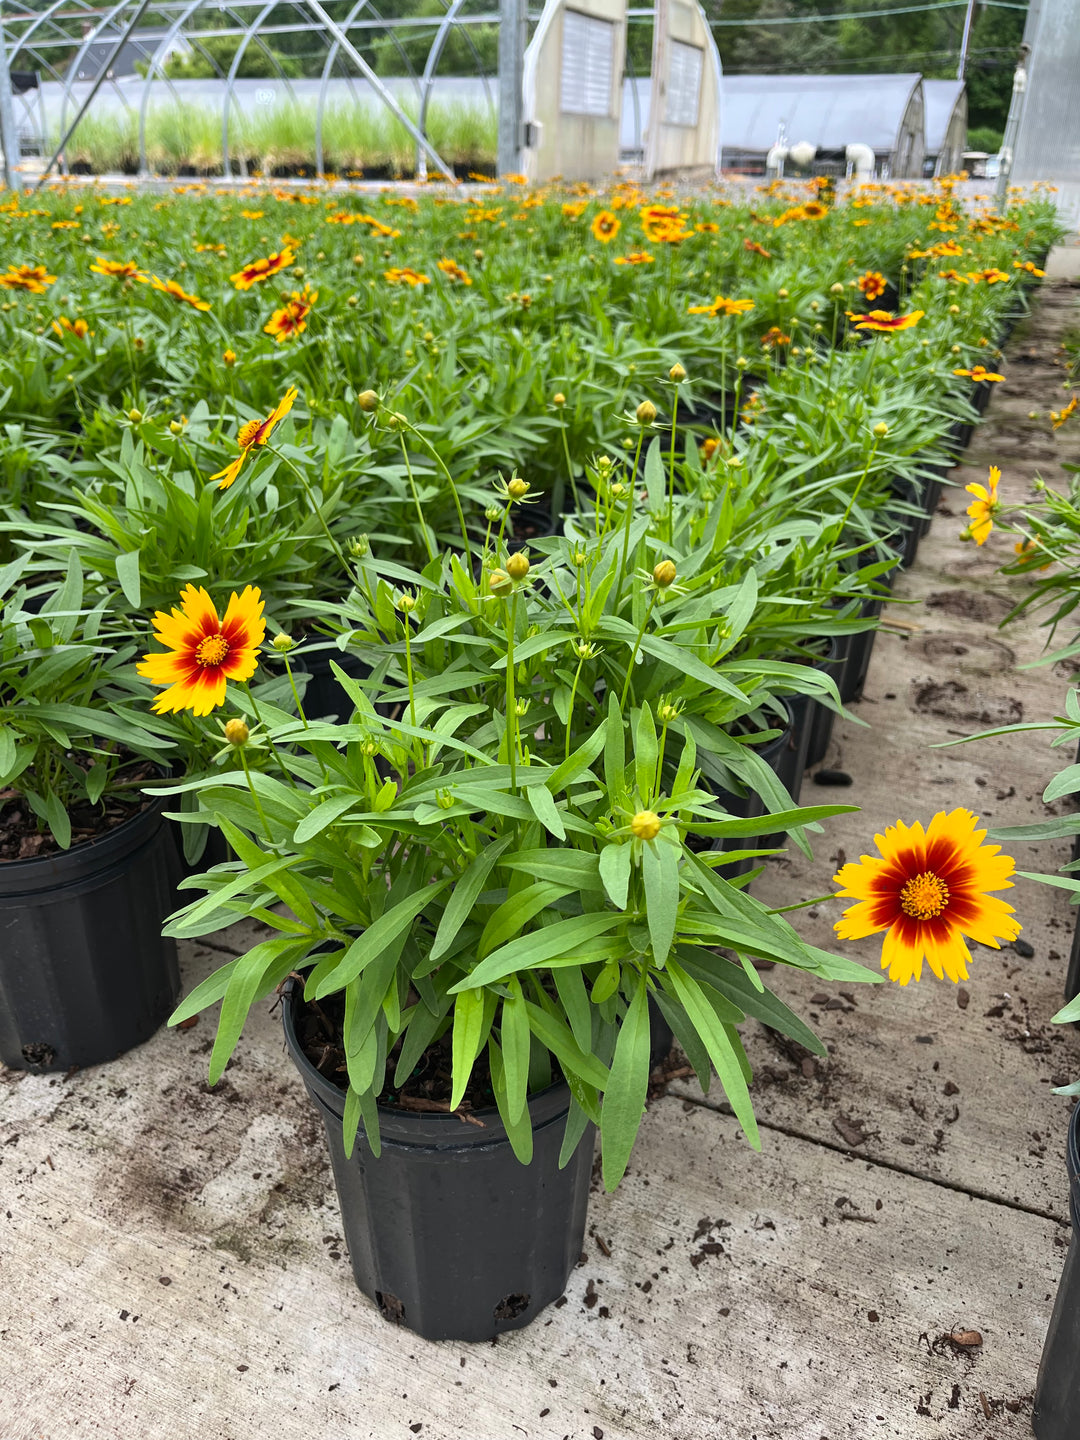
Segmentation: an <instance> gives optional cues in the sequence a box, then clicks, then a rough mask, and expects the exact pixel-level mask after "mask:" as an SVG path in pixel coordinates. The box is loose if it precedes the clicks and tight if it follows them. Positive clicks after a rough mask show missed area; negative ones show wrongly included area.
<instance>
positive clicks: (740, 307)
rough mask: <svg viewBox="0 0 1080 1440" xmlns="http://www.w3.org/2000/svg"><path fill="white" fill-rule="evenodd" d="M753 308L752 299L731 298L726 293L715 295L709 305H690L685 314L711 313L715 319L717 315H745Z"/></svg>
mask: <svg viewBox="0 0 1080 1440" xmlns="http://www.w3.org/2000/svg"><path fill="white" fill-rule="evenodd" d="M753 308H754V302H753V300H731V299H729V298H728V297H727V296H726V295H717V297H716V299H715V300H714V301H713V302H712V304H711V305H691V306H690V307H689V309H688V311H687V314H689V315H711V316H712V317H713V318H714V319H715V318H716V317H717V316H718V315H745V314H746V312H747V311H748V310H753Z"/></svg>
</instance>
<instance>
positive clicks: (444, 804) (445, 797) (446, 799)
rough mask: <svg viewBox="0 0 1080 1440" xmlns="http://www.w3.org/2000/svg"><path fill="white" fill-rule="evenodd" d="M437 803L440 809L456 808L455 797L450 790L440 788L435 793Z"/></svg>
mask: <svg viewBox="0 0 1080 1440" xmlns="http://www.w3.org/2000/svg"><path fill="white" fill-rule="evenodd" d="M435 804H436V805H437V806H438V807H439V809H440V810H452V809H453V808H454V797H453V795H451V793H450V791H449V790H439V791H438V792H437V793H436V795H435Z"/></svg>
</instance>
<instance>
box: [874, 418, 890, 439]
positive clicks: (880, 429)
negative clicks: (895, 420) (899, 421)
mask: <svg viewBox="0 0 1080 1440" xmlns="http://www.w3.org/2000/svg"><path fill="white" fill-rule="evenodd" d="M888 433H889V427H888V425H886V424H885V421H884V420H879V421H878V423H877V424H876V425H875V426H874V434H875V435H876V436H877V438H878V439H879V440H884V439H885V436H886V435H887V434H888Z"/></svg>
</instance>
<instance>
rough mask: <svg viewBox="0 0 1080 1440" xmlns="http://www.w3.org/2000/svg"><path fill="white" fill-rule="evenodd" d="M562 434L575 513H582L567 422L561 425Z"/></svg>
mask: <svg viewBox="0 0 1080 1440" xmlns="http://www.w3.org/2000/svg"><path fill="white" fill-rule="evenodd" d="M559 433H560V434H561V435H562V447H563V454H564V455H565V456H566V473H567V474H568V475H569V476H570V493H571V494H572V495H573V497H574V513H575V514H578V515H580V513H581V503H580V501H579V500H578V493H577V481H576V480H575V479H574V462H573V461H572V460H571V459H570V442H569V441H568V440H567V438H566V424H565V422H564V423H563V424H562V425H561V426H560V427H559Z"/></svg>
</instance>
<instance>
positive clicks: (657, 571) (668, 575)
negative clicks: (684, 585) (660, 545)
mask: <svg viewBox="0 0 1080 1440" xmlns="http://www.w3.org/2000/svg"><path fill="white" fill-rule="evenodd" d="M652 578H653V579H654V580H655V581H656V583H657V585H659V586H660V589H661V590H666V589H667V588H668V586H669V585H674V583H675V562H674V561H673V560H661V561H660V563H659V565H655V566H654V567H653V572H652Z"/></svg>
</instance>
